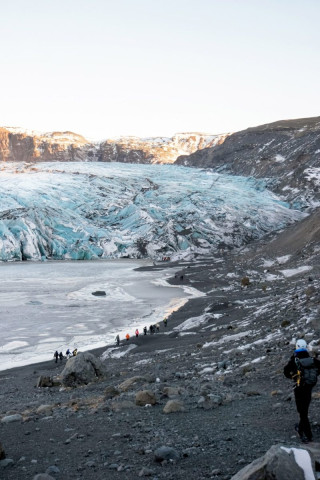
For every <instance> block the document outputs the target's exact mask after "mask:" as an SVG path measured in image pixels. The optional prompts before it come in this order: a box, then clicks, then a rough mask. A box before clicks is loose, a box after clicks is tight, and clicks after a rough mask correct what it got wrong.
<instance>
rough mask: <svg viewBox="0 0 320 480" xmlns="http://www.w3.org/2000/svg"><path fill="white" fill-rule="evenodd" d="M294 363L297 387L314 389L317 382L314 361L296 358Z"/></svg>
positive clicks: (316, 370)
mask: <svg viewBox="0 0 320 480" xmlns="http://www.w3.org/2000/svg"><path fill="white" fill-rule="evenodd" d="M295 362H296V365H297V369H298V376H297V385H298V386H303V385H310V386H312V387H314V386H315V385H316V383H317V380H318V369H317V367H316V366H315V363H314V359H313V358H312V357H307V358H297V357H296V358H295Z"/></svg>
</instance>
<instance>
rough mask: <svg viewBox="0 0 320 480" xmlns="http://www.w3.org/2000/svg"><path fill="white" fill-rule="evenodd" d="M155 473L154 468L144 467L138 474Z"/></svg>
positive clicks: (142, 475)
mask: <svg viewBox="0 0 320 480" xmlns="http://www.w3.org/2000/svg"><path fill="white" fill-rule="evenodd" d="M154 473H155V472H154V470H152V469H151V468H147V467H143V468H142V469H141V470H140V472H139V474H138V475H139V477H151V476H152V475H154Z"/></svg>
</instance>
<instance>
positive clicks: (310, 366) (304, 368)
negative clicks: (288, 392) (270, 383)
mask: <svg viewBox="0 0 320 480" xmlns="http://www.w3.org/2000/svg"><path fill="white" fill-rule="evenodd" d="M283 373H284V375H285V376H286V377H287V378H290V379H292V380H293V381H294V397H295V401H296V406H297V411H298V413H299V416H300V421H299V423H298V424H296V425H295V430H296V431H297V432H298V434H299V436H300V439H301V440H302V442H304V443H307V442H312V440H313V438H312V431H311V426H310V422H309V417H308V415H309V407H310V403H311V395H312V389H313V387H314V386H315V384H316V383H317V376H318V375H319V373H320V361H319V360H318V359H317V358H313V357H310V355H309V352H308V349H307V342H306V341H305V340H304V339H303V338H301V339H299V340H297V342H296V349H295V351H294V353H293V355H292V356H291V358H290V360H289V362H288V363H287V365H286V366H285V367H284V369H283Z"/></svg>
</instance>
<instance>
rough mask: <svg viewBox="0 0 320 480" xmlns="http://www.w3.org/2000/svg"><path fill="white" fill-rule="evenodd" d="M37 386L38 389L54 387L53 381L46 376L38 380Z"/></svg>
mask: <svg viewBox="0 0 320 480" xmlns="http://www.w3.org/2000/svg"><path fill="white" fill-rule="evenodd" d="M36 386H37V388H40V387H53V380H52V378H51V377H45V376H43V375H41V376H40V377H39V378H38V380H37V384H36Z"/></svg>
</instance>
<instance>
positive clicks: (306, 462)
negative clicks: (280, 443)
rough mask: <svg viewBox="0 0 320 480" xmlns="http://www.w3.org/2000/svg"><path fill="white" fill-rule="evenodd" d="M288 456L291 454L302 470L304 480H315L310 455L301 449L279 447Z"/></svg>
mask: <svg viewBox="0 0 320 480" xmlns="http://www.w3.org/2000/svg"><path fill="white" fill-rule="evenodd" d="M281 449H282V450H284V451H285V452H287V453H288V454H290V453H293V455H294V459H295V461H296V463H297V464H298V465H299V467H300V468H302V470H303V473H304V478H305V480H315V476H314V473H313V469H312V463H311V458H310V454H309V452H308V451H307V450H304V449H302V448H287V447H281Z"/></svg>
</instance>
